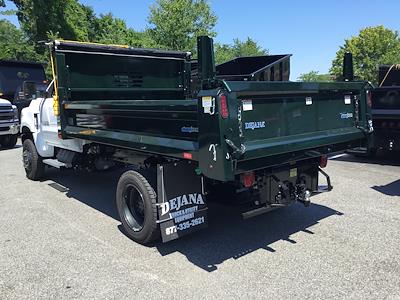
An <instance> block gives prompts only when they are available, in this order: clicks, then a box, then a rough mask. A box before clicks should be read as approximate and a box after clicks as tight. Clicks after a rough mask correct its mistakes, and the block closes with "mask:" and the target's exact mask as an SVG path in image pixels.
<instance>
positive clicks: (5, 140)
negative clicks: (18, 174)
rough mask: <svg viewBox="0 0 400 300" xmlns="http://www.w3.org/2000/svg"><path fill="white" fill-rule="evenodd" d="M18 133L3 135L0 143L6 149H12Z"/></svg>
mask: <svg viewBox="0 0 400 300" xmlns="http://www.w3.org/2000/svg"><path fill="white" fill-rule="evenodd" d="M17 140H18V134H10V135H6V136H3V137H2V139H1V142H0V143H1V145H2V146H3V147H4V148H6V149H12V148H14V147H15V145H16V144H17Z"/></svg>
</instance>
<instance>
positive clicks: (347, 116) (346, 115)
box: [340, 112, 353, 119]
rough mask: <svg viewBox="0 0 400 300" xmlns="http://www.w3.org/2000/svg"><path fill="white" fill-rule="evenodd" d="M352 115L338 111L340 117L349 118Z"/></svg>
mask: <svg viewBox="0 0 400 300" xmlns="http://www.w3.org/2000/svg"><path fill="white" fill-rule="evenodd" d="M352 117H353V113H350V112H347V113H340V118H341V119H350V118H352Z"/></svg>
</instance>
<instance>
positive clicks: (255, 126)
mask: <svg viewBox="0 0 400 300" xmlns="http://www.w3.org/2000/svg"><path fill="white" fill-rule="evenodd" d="M265 126H266V124H265V121H258V122H246V123H244V129H251V130H254V129H258V128H265Z"/></svg>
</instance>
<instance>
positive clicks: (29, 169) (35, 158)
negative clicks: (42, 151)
mask: <svg viewBox="0 0 400 300" xmlns="http://www.w3.org/2000/svg"><path fill="white" fill-rule="evenodd" d="M22 162H23V164H24V169H25V173H26V177H28V178H29V179H31V180H39V179H40V178H42V177H43V174H44V164H43V159H42V157H41V156H40V155H39V153H38V152H37V150H36V147H35V144H34V143H33V141H32V140H25V141H24V143H23V144H22Z"/></svg>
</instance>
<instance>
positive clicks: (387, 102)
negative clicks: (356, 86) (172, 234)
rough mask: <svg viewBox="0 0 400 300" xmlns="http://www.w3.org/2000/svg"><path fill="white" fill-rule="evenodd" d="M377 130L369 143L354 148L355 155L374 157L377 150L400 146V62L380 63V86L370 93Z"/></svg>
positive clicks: (368, 97)
mask: <svg viewBox="0 0 400 300" xmlns="http://www.w3.org/2000/svg"><path fill="white" fill-rule="evenodd" d="M367 99H368V100H367V101H368V102H369V105H370V106H371V114H372V123H373V128H374V132H373V134H372V136H371V138H370V139H369V143H368V145H367V147H362V148H357V149H352V150H350V151H349V153H351V154H354V155H356V156H367V157H373V156H375V155H376V153H377V151H378V150H383V151H399V150H400V65H396V64H394V65H381V66H379V72H378V86H377V87H374V88H373V89H371V90H370V91H369V92H368V94H367Z"/></svg>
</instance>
